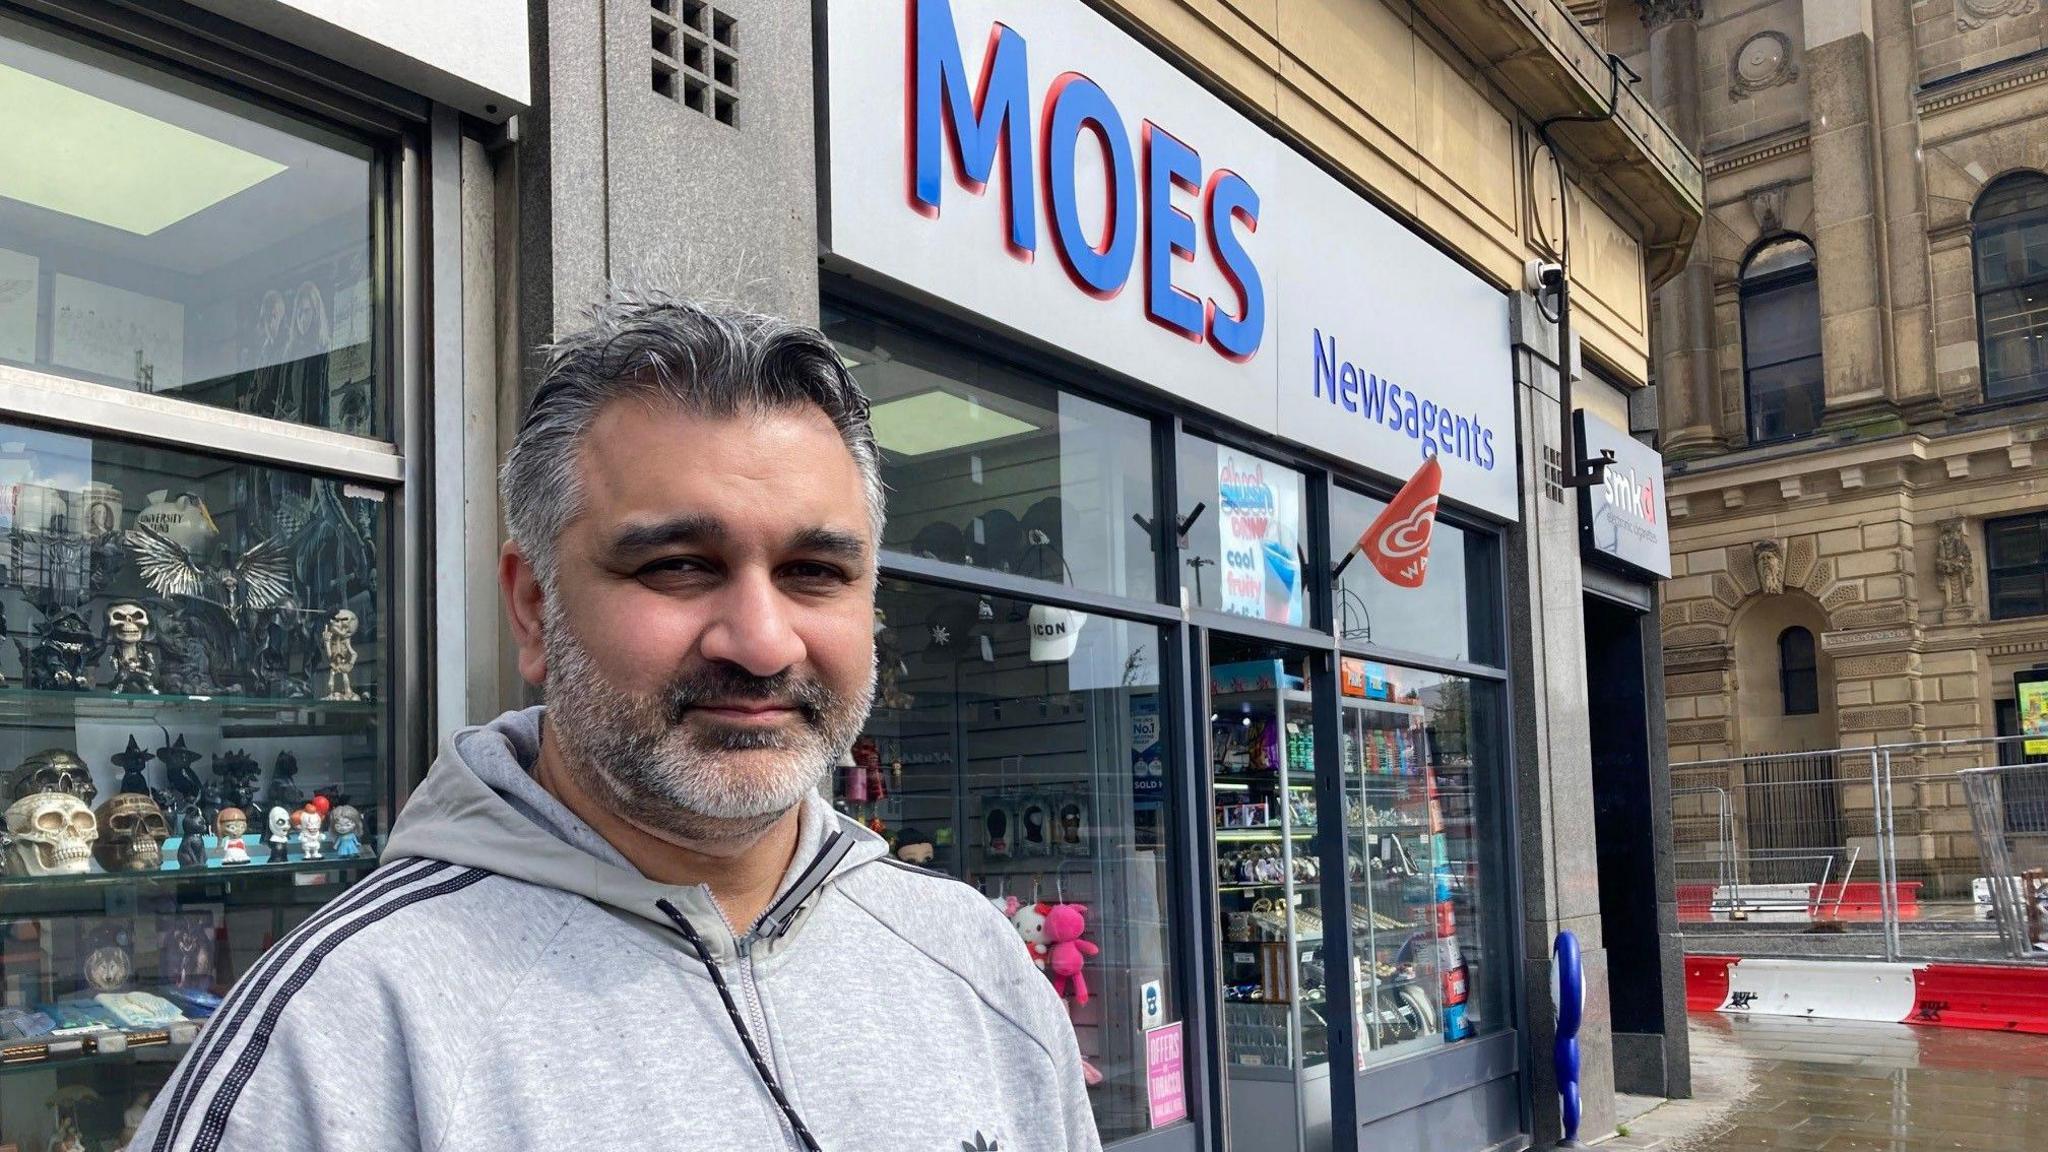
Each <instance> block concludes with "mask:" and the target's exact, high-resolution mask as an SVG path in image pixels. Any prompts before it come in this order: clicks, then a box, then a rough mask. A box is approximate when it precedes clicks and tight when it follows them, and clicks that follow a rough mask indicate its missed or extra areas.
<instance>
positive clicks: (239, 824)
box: [213, 807, 249, 864]
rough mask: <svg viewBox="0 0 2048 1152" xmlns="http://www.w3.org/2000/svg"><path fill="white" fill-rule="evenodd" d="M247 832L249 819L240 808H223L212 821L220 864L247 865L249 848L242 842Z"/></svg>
mask: <svg viewBox="0 0 2048 1152" xmlns="http://www.w3.org/2000/svg"><path fill="white" fill-rule="evenodd" d="M248 830H249V817H248V816H247V815H245V814H244V813H243V812H242V810H241V809H240V808H232V807H230V808H223V809H221V810H220V815H218V816H216V817H214V819H213V831H214V835H216V836H219V837H220V862H221V863H222V864H247V863H248V862H249V846H248V844H246V843H245V842H243V840H242V834H243V833H245V832H247V831H248Z"/></svg>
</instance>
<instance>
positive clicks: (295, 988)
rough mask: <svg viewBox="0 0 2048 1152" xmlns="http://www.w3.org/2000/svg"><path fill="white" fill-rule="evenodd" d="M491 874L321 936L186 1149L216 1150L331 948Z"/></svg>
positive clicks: (433, 890)
mask: <svg viewBox="0 0 2048 1152" xmlns="http://www.w3.org/2000/svg"><path fill="white" fill-rule="evenodd" d="M491 875H492V874H491V873H489V872H486V871H484V870H483V869H480V868H471V869H466V870H464V871H463V872H462V873H461V874H459V875H457V876H454V877H452V878H450V879H447V880H443V881H441V882H440V883H438V884H434V885H430V886H428V887H425V888H415V889H413V890H411V891H409V892H407V893H406V894H405V895H403V896H400V897H398V898H397V899H395V900H390V901H387V902H386V903H383V904H380V905H378V906H376V907H375V908H371V909H367V910H365V911H364V912H362V913H361V914H360V915H356V916H352V917H350V918H349V919H348V921H347V922H346V923H343V924H341V925H340V926H339V927H337V928H336V929H335V930H334V931H333V932H331V933H329V934H328V935H327V938H326V939H324V940H322V941H320V943H319V944H317V945H315V946H314V948H313V950H312V951H311V952H309V953H307V955H306V958H305V960H304V961H302V962H301V963H300V964H299V967H298V970H297V971H295V972H293V973H292V975H291V978H290V979H288V980H286V981H285V982H284V983H283V984H282V985H281V986H279V988H278V990H277V995H276V996H273V997H272V998H271V1000H270V1003H269V1006H267V1007H266V1008H264V1010H263V1016H262V1018H261V1019H260V1020H258V1021H257V1023H256V1030H255V1031H254V1032H253V1033H251V1035H250V1036H249V1042H248V1043H247V1044H246V1045H244V1046H243V1048H242V1053H241V1055H240V1056H238V1057H236V1058H235V1063H234V1067H233V1068H231V1069H230V1070H229V1071H228V1074H227V1077H226V1078H225V1079H224V1080H222V1081H221V1084H220V1087H219V1089H218V1090H217V1091H216V1092H215V1093H214V1097H213V1101H212V1102H211V1103H210V1104H208V1105H207V1107H206V1116H205V1119H204V1120H202V1121H201V1123H200V1125H199V1135H198V1138H197V1139H195V1140H194V1141H193V1142H192V1152H216V1150H217V1149H218V1148H219V1147H220V1141H221V1136H222V1134H223V1133H224V1132H225V1131H226V1130H227V1124H228V1117H229V1116H230V1115H231V1114H233V1112H234V1110H235V1101H236V1100H238V1099H240V1097H241V1095H242V1089H243V1088H244V1087H246V1086H247V1085H248V1083H249V1078H250V1077H252V1076H254V1075H255V1074H256V1067H257V1065H258V1064H260V1063H262V1061H263V1054H264V1052H265V1051H266V1050H268V1049H269V1047H270V1037H271V1033H272V1030H273V1029H275V1028H276V1027H277V1021H278V1017H280V1016H282V1015H284V1010H285V1008H286V1007H287V1006H289V1005H290V1004H291V1000H292V997H293V996H296V995H298V993H299V990H300V989H302V988H304V987H305V986H306V983H307V981H309V980H311V979H312V978H313V975H314V973H316V972H318V971H319V970H320V965H321V963H322V962H323V961H325V960H326V959H327V957H328V956H329V955H330V954H332V953H333V952H334V950H335V949H336V948H339V947H340V946H341V945H342V944H343V943H345V942H347V941H348V939H349V938H350V937H352V936H354V935H355V934H356V933H358V932H360V931H362V930H363V929H365V928H368V927H370V926H371V925H373V924H377V923H380V922H382V921H383V920H384V919H385V918H386V917H388V916H390V915H391V914H392V913H394V912H399V911H403V910H404V909H406V908H410V907H412V906H413V905H415V904H418V903H421V902H422V901H426V900H432V899H434V898H436V897H439V896H446V895H449V894H450V893H454V892H460V891H462V890H463V889H464V888H468V887H470V886H471V885H473V884H476V883H478V882H480V881H482V880H486V879H489V878H490V876H491Z"/></svg>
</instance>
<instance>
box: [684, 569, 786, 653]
mask: <svg viewBox="0 0 2048 1152" xmlns="http://www.w3.org/2000/svg"><path fill="white" fill-rule="evenodd" d="M719 599H720V603H719V604H718V605H717V606H716V615H715V616H714V618H713V619H712V621H711V624H710V626H709V627H707V628H706V629H705V630H704V638H703V640H702V641H701V642H700V644H699V647H700V648H701V649H702V654H703V656H704V658H705V659H706V660H714V661H724V662H725V663H727V664H732V665H736V666H737V667H740V668H744V669H746V670H747V671H748V672H749V673H752V674H753V675H755V676H773V675H775V674H776V673H778V672H781V671H783V670H784V669H787V668H790V667H792V666H794V665H796V664H798V663H800V662H801V661H802V660H803V658H804V652H805V649H804V642H803V637H801V636H799V635H797V632H796V627H795V623H794V621H793V619H792V617H791V611H790V609H791V607H792V605H791V604H790V602H789V598H788V597H787V596H784V595H783V594H782V590H781V589H780V588H778V587H776V585H775V580H774V577H773V576H772V575H771V574H769V573H767V572H765V571H750V570H743V571H741V572H738V573H735V574H734V576H733V578H732V579H731V580H730V581H729V582H728V583H727V584H726V587H725V589H724V593H723V595H721V596H720V598H719Z"/></svg>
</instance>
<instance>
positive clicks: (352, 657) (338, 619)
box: [320, 608, 362, 701]
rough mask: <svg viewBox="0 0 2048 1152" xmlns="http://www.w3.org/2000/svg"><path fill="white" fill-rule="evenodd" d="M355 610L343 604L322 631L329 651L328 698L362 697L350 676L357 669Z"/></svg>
mask: <svg viewBox="0 0 2048 1152" xmlns="http://www.w3.org/2000/svg"><path fill="white" fill-rule="evenodd" d="M356 627H357V620H356V614H355V613H354V612H351V611H349V610H348V609H346V608H343V609H342V610H341V611H339V612H336V613H335V614H334V618H333V619H331V620H329V621H328V622H327V627H326V628H325V629H324V630H322V631H321V633H320V646H321V648H322V649H323V650H325V652H326V654H327V694H326V695H325V696H324V697H322V698H323V699H326V700H343V701H347V700H361V699H362V696H361V695H359V694H358V693H357V692H356V689H355V685H354V684H352V683H350V682H349V677H350V676H351V675H352V674H353V673H354V672H355V670H356V646H355V644H354V643H353V642H352V641H353V639H354V637H355V634H356Z"/></svg>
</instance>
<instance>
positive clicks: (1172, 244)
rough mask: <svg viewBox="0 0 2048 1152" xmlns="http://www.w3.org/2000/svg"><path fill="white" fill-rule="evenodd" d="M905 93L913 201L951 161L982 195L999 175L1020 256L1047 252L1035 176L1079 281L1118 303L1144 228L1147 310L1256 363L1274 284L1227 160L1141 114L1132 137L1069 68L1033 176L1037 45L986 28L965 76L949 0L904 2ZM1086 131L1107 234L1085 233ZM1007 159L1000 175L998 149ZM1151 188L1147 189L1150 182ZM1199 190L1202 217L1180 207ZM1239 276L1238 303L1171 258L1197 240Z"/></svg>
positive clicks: (1044, 112) (1110, 106)
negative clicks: (1264, 273) (1218, 160)
mask: <svg viewBox="0 0 2048 1152" xmlns="http://www.w3.org/2000/svg"><path fill="white" fill-rule="evenodd" d="M907 2H908V3H909V5H910V21H909V24H910V26H909V35H910V44H909V57H910V58H909V77H908V80H909V91H908V93H907V98H908V103H909V108H908V109H907V116H906V119H907V124H906V128H907V130H908V132H909V137H910V138H909V140H908V142H907V148H908V153H909V156H908V159H909V173H908V175H909V178H910V189H909V191H910V206H911V208H913V209H914V210H916V211H918V212H920V213H923V214H925V215H928V216H936V215H938V213H939V201H940V189H941V185H942V184H943V181H942V180H941V178H940V170H941V169H942V168H944V167H946V166H947V163H948V160H949V159H950V162H951V167H952V169H953V174H954V176H955V178H956V179H957V180H958V181H959V183H960V185H961V186H962V187H963V188H966V189H967V190H968V191H970V192H972V193H974V194H975V195H981V194H983V193H985V192H986V191H987V190H988V185H989V183H990V182H991V181H992V180H995V179H998V178H1000V180H1001V182H1002V185H1003V187H1002V190H1001V195H1002V198H1003V199H1002V203H1003V211H1004V215H1005V217H1006V219H1007V225H1006V228H1005V232H1006V235H1005V237H1004V240H1005V242H1006V243H1007V244H1008V246H1009V249H1010V253H1011V255H1013V256H1015V257H1017V258H1018V259H1020V260H1025V261H1030V260H1032V259H1034V258H1035V257H1036V255H1037V252H1038V244H1039V238H1038V195H1039V190H1040V189H1039V185H1040V184H1041V183H1042V185H1043V193H1044V196H1045V199H1046V201H1047V203H1048V204H1049V207H1050V214H1049V219H1048V222H1049V224H1050V225H1051V231H1052V247H1053V250H1054V251H1055V253H1056V254H1057V255H1058V256H1059V260H1060V264H1061V265H1062V266H1063V267H1064V268H1065V269H1066V271H1067V275H1068V276H1069V277H1071V278H1072V279H1073V281H1074V284H1075V286H1077V287H1078V288H1080V289H1081V290H1082V291H1083V292H1086V293H1088V294H1089V295H1091V296H1094V297H1096V298H1098V299H1102V300H1109V299H1113V298H1115V297H1116V296H1117V294H1118V293H1120V292H1122V291H1123V289H1124V285H1125V284H1126V283H1127V282H1128V281H1129V280H1130V276H1131V266H1132V265H1133V264H1134V263H1135V262H1137V260H1138V259H1139V251H1140V247H1141V245H1140V240H1141V239H1142V241H1143V244H1142V249H1143V259H1144V266H1145V314H1146V317H1147V318H1148V319H1150V320H1151V321H1152V322H1153V323H1155V324H1158V325H1160V326H1161V327H1164V328H1166V329H1168V330H1170V331H1172V332H1174V333H1176V334H1177V335H1180V336H1182V337H1185V338H1186V339H1188V340H1192V341H1203V340H1206V341H1207V342H1208V343H1209V344H1210V345H1211V346H1213V347H1214V348H1215V349H1216V351H1217V352H1218V353H1220V354H1221V355H1223V356H1225V357H1227V358H1229V359H1232V360H1248V359H1250V358H1251V357H1252V356H1253V355H1254V354H1255V353H1257V352H1258V350H1259V345H1260V343H1261V342H1262V341H1263V340H1264V338H1265V331H1266V293H1265V285H1264V282H1263V281H1262V279H1261V278H1260V276H1259V270H1258V267H1257V266H1256V265H1255V264H1254V263H1253V262H1252V258H1251V254H1250V253H1249V252H1247V251H1246V249H1245V246H1244V239H1243V237H1242V236H1240V235H1239V232H1240V230H1242V232H1244V233H1246V234H1249V233H1254V232H1257V231H1258V227H1259V194H1258V192H1257V191H1256V190H1255V189H1253V188H1252V186H1251V185H1250V184H1249V183H1248V182H1246V180H1245V179H1244V177H1242V176H1239V175H1238V174H1237V173H1235V172H1233V171H1231V170H1230V169H1228V168H1220V167H1219V168H1216V169H1213V170H1210V171H1208V172H1207V173H1206V175H1205V173H1204V169H1203V167H1202V158H1201V155H1200V153H1198V152H1197V151H1196V150H1195V148H1194V146H1193V145H1191V144H1189V143H1187V142H1184V141H1182V140H1180V139H1178V138H1176V137H1175V136H1174V135H1173V134H1172V133H1170V132H1168V131H1167V130H1166V129H1165V128H1163V127H1161V126H1159V125H1158V124H1155V123H1153V122H1152V121H1150V120H1142V121H1140V122H1139V126H1138V132H1137V134H1136V143H1137V147H1136V149H1135V150H1134V149H1133V147H1132V142H1133V136H1132V134H1131V132H1130V131H1129V129H1128V128H1127V127H1126V125H1125V123H1124V118H1123V114H1122V113H1121V112H1120V111H1119V110H1118V109H1117V106H1116V103H1115V101H1114V100H1112V99H1111V98H1110V95H1109V92H1108V91H1107V90H1106V89H1104V88H1103V87H1102V86H1101V85H1099V84H1097V83H1096V82H1095V81H1094V80H1092V79H1090V78H1089V77H1087V76H1084V75H1082V74H1081V73H1079V72H1064V73H1061V74H1060V75H1059V77H1058V78H1056V79H1055V80H1054V81H1053V82H1052V84H1051V86H1050V87H1048V88H1047V89H1046V93H1045V103H1044V107H1042V108H1040V109H1038V110H1037V116H1038V121H1037V126H1038V128H1039V135H1038V140H1039V144H1038V148H1037V158H1038V161H1039V180H1037V181H1034V179H1033V172H1032V169H1033V164H1032V159H1033V154H1034V153H1033V136H1034V133H1033V132H1032V127H1033V122H1032V113H1033V109H1032V107H1031V89H1030V69H1029V53H1028V47H1027V45H1026V43H1025V40H1024V37H1023V36H1021V35H1019V34H1018V33H1017V32H1016V31H1015V30H1014V29H1012V28H1009V27H1007V26H1006V25H1003V24H995V25H993V26H992V27H991V28H990V29H989V35H988V43H987V46H986V47H985V48H984V49H983V51H982V61H981V74H980V76H979V78H978V79H973V80H970V78H969V76H968V73H967V66H966V63H965V62H964V60H963V59H962V56H961V53H960V39H959V33H958V31H957V30H956V28H955V27H954V23H953V8H952V5H951V4H950V3H948V0H907ZM1083 134H1086V135H1087V136H1088V137H1090V138H1091V141H1090V142H1091V143H1092V144H1093V145H1094V146H1096V147H1099V148H1100V149H1101V155H1102V165H1103V169H1104V172H1105V174H1106V177H1107V179H1106V180H1105V185H1106V187H1105V193H1106V196H1107V204H1106V208H1105V212H1104V214H1103V220H1104V221H1105V223H1104V225H1103V228H1102V235H1101V237H1100V238H1098V239H1093V240H1091V239H1090V238H1089V237H1088V236H1086V235H1085V234H1084V231H1085V230H1084V228H1083V226H1082V213H1081V208H1080V204H1079V202H1078V199H1077V197H1078V195H1079V193H1078V189H1077V184H1076V174H1075V158H1076V154H1077V149H1078V148H1079V146H1080V142H1081V138H1082V136H1083ZM998 155H1000V156H1001V158H1002V161H1003V164H1002V168H1001V171H1000V174H999V173H998V170H997V167H996V160H997V157H998ZM1141 186H1142V187H1141ZM1175 193H1180V194H1182V195H1185V196H1188V197H1193V198H1196V199H1198V201H1199V203H1200V209H1199V211H1200V215H1201V218H1202V221H1201V222H1202V228H1201V229H1200V231H1199V234H1198V230H1197V228H1196V221H1195V217H1193V216H1190V215H1188V213H1186V212H1184V211H1182V210H1181V209H1180V208H1177V207H1175V206H1174V195H1175ZM1204 247H1206V248H1207V249H1208V252H1209V256H1210V258H1211V259H1212V260H1214V261H1215V263H1216V267H1217V270H1218V271H1219V272H1221V273H1222V275H1223V278H1224V279H1225V280H1226V281H1227V282H1228V283H1229V284H1230V286H1231V289H1232V290H1233V293H1234V295H1235V296H1236V297H1237V298H1236V299H1235V300H1217V299H1215V298H1214V297H1211V298H1208V299H1206V300H1205V299H1202V298H1200V297H1197V296H1195V295H1194V294H1193V293H1190V292H1188V291H1186V290H1184V289H1181V288H1178V287H1175V286H1174V283H1173V273H1174V268H1175V265H1176V264H1181V263H1187V264H1191V263H1193V262H1194V260H1195V259H1196V257H1197V255H1198V254H1199V253H1200V251H1201V250H1202V248H1204Z"/></svg>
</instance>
